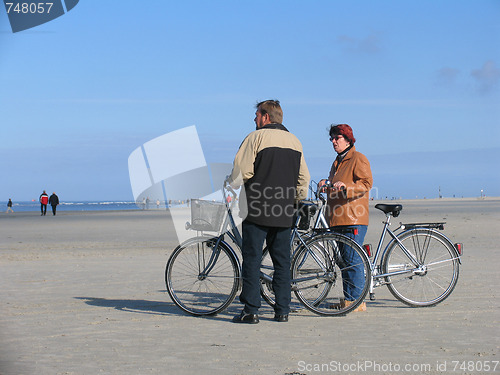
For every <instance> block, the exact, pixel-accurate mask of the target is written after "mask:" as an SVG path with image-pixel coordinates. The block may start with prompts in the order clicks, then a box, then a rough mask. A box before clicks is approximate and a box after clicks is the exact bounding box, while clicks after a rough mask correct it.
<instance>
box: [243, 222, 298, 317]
mask: <svg viewBox="0 0 500 375" xmlns="http://www.w3.org/2000/svg"><path fill="white" fill-rule="evenodd" d="M242 229H243V231H242V232H243V246H242V253H243V264H242V279H243V288H242V291H241V294H240V301H241V303H243V304H245V312H247V313H249V314H256V313H257V312H258V310H259V308H260V302H261V296H260V265H261V262H262V250H263V248H264V240H265V241H266V244H267V247H268V249H269V254H270V255H271V259H272V261H273V267H274V274H273V284H272V286H273V291H274V295H275V301H276V306H275V308H274V310H275V313H276V314H280V315H284V314H288V313H289V312H290V298H291V297H290V294H291V287H290V234H291V229H290V228H277V227H265V226H261V225H257V224H254V223H251V222H249V221H246V220H245V221H243V224H242Z"/></svg>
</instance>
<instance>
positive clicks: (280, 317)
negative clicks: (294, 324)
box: [274, 314, 288, 323]
mask: <svg viewBox="0 0 500 375" xmlns="http://www.w3.org/2000/svg"><path fill="white" fill-rule="evenodd" d="M274 320H276V321H277V322H282V323H283V322H288V314H285V315H279V314H274Z"/></svg>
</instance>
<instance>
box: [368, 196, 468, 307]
mask: <svg viewBox="0 0 500 375" xmlns="http://www.w3.org/2000/svg"><path fill="white" fill-rule="evenodd" d="M375 208H376V209H378V210H381V211H382V212H383V213H384V214H385V216H386V220H385V221H384V222H383V224H384V227H383V228H382V233H381V235H380V239H379V242H378V245H377V250H376V252H375V255H374V257H373V261H372V260H370V269H371V272H372V280H371V285H370V291H369V296H370V300H375V293H374V291H373V289H374V288H375V287H378V286H382V285H387V287H388V289H389V291H390V292H391V293H392V295H393V296H394V297H396V298H397V299H398V300H399V301H401V302H403V303H405V304H406V305H408V306H412V307H426V306H434V305H437V304H438V303H440V302H442V301H444V300H445V299H446V298H447V297H448V296H449V295H450V294H451V292H452V291H453V289H454V288H455V286H456V284H457V282H458V276H459V266H460V264H461V256H462V253H463V244H462V243H452V242H451V240H450V239H449V238H448V237H446V236H445V235H444V234H442V233H441V232H439V231H438V230H443V229H444V224H446V223H444V222H436V223H413V224H403V223H400V226H399V227H398V228H397V229H395V230H394V231H391V230H390V229H389V225H390V219H391V216H392V217H398V216H399V214H400V212H401V210H402V209H403V206H402V205H400V204H377V205H375ZM398 231H400V232H399V233H397V232H398ZM387 233H388V234H389V236H390V237H391V240H390V242H389V243H388V244H387V246H386V247H385V248H384V250H383V252H382V250H381V249H382V244H383V242H384V238H385V236H386V234H387ZM363 247H364V248H365V250H366V252H367V253H368V255H369V256H371V245H368V244H367V245H364V246H363Z"/></svg>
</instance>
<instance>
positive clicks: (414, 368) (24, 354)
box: [0, 198, 500, 375]
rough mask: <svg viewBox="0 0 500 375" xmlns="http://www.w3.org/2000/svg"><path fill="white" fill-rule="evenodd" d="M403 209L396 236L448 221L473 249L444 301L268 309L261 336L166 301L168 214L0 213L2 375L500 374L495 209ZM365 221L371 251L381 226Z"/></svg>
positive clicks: (380, 291) (468, 205) (499, 207)
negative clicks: (285, 316) (278, 316)
mask: <svg viewBox="0 0 500 375" xmlns="http://www.w3.org/2000/svg"><path fill="white" fill-rule="evenodd" d="M375 203H377V202H372V203H371V205H372V206H373V205H374V204H375ZM386 203H394V202H392V201H391V202H386ZM401 203H403V204H404V209H403V212H402V214H401V216H400V217H399V218H397V219H396V222H398V221H403V222H421V221H446V222H447V225H446V228H445V231H444V233H445V234H446V235H448V236H449V237H450V238H452V239H453V240H454V241H455V242H463V243H464V245H465V253H464V256H463V261H462V266H461V269H460V278H459V281H458V285H457V287H456V289H455V291H454V292H453V293H452V295H451V296H450V297H449V298H448V299H447V300H445V301H444V302H442V303H441V304H439V305H438V306H436V307H432V308H421V309H415V308H410V307H407V306H405V305H403V304H402V303H400V302H398V301H397V300H396V299H395V298H394V297H393V296H392V295H391V294H390V293H389V292H388V290H387V288H385V287H380V288H377V289H376V297H377V299H376V301H373V302H372V301H368V311H366V312H364V313H351V314H349V315H347V316H345V317H335V318H331V317H320V316H316V315H314V314H312V313H310V312H308V311H303V310H301V311H299V312H297V313H294V314H292V315H291V316H290V321H289V322H288V323H276V322H274V321H272V320H271V318H272V316H273V315H272V311H271V309H270V308H269V307H267V306H266V305H265V304H264V305H263V308H262V309H261V322H260V324H257V325H238V324H234V323H231V322H230V320H231V318H232V316H233V315H235V314H237V313H238V312H239V311H240V309H241V305H240V304H239V302H238V301H237V300H236V301H235V302H234V303H233V304H232V305H231V306H230V307H229V308H228V309H227V310H226V311H225V312H223V313H221V314H219V315H217V316H215V317H209V318H197V317H193V316H189V315H186V314H184V313H183V312H182V311H181V310H179V309H178V308H177V307H176V306H175V305H174V304H173V303H172V302H171V301H170V299H169V296H168V294H167V293H166V291H165V284H164V268H165V263H166V260H167V258H168V256H169V254H170V252H171V251H172V249H173V247H174V246H175V234H174V233H173V231H172V226H171V222H170V220H169V217H168V216H167V214H166V212H163V211H126V212H116V211H115V212H86V213H78V212H61V213H59V214H58V215H57V216H55V217H53V216H51V215H50V216H49V215H47V216H46V217H40V216H38V213H36V212H34V213H15V214H4V213H2V214H0V231H1V234H0V238H1V240H0V282H1V284H0V285H1V288H0V298H1V306H2V307H1V315H0V339H1V347H0V374H2V375H10V374H37V375H42V374H51V375H53V374H214V373H217V374H280V375H283V374H296V375H298V374H328V373H342V374H349V373H350V374H356V373H380V374H382V373H384V374H385V373H389V374H390V373H398V372H406V373H416V374H417V373H418V374H420V373H426V374H441V373H456V374H462V373H491V372H492V370H493V369H494V368H495V370H496V372H497V373H498V372H500V364H498V361H499V360H500V356H499V344H500V340H499V337H500V329H499V326H500V324H499V313H498V311H499V309H500V302H499V298H498V297H499V292H498V284H499V282H500V277H499V271H498V266H499V252H498V244H499V243H500V199H494V198H487V199H485V200H477V199H441V200H415V201H403V202H401ZM370 219H371V225H370V228H369V231H368V234H367V239H366V241H365V242H370V243H372V244H376V242H377V240H378V235H379V232H380V230H381V228H382V224H381V221H382V219H383V215H382V214H381V213H380V212H379V211H377V210H375V209H372V210H371V218H370ZM488 367H489V369H490V370H489V371H485V370H486V369H487V368H488ZM481 370H482V371H481Z"/></svg>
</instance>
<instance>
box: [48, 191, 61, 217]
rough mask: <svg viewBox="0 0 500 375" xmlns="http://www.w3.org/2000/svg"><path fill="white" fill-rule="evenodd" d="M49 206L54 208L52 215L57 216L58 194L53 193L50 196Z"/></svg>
mask: <svg viewBox="0 0 500 375" xmlns="http://www.w3.org/2000/svg"><path fill="white" fill-rule="evenodd" d="M49 204H50V205H51V206H52V214H53V215H54V216H56V207H57V205H58V204H59V197H58V196H57V195H56V193H52V195H51V196H50V198H49Z"/></svg>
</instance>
